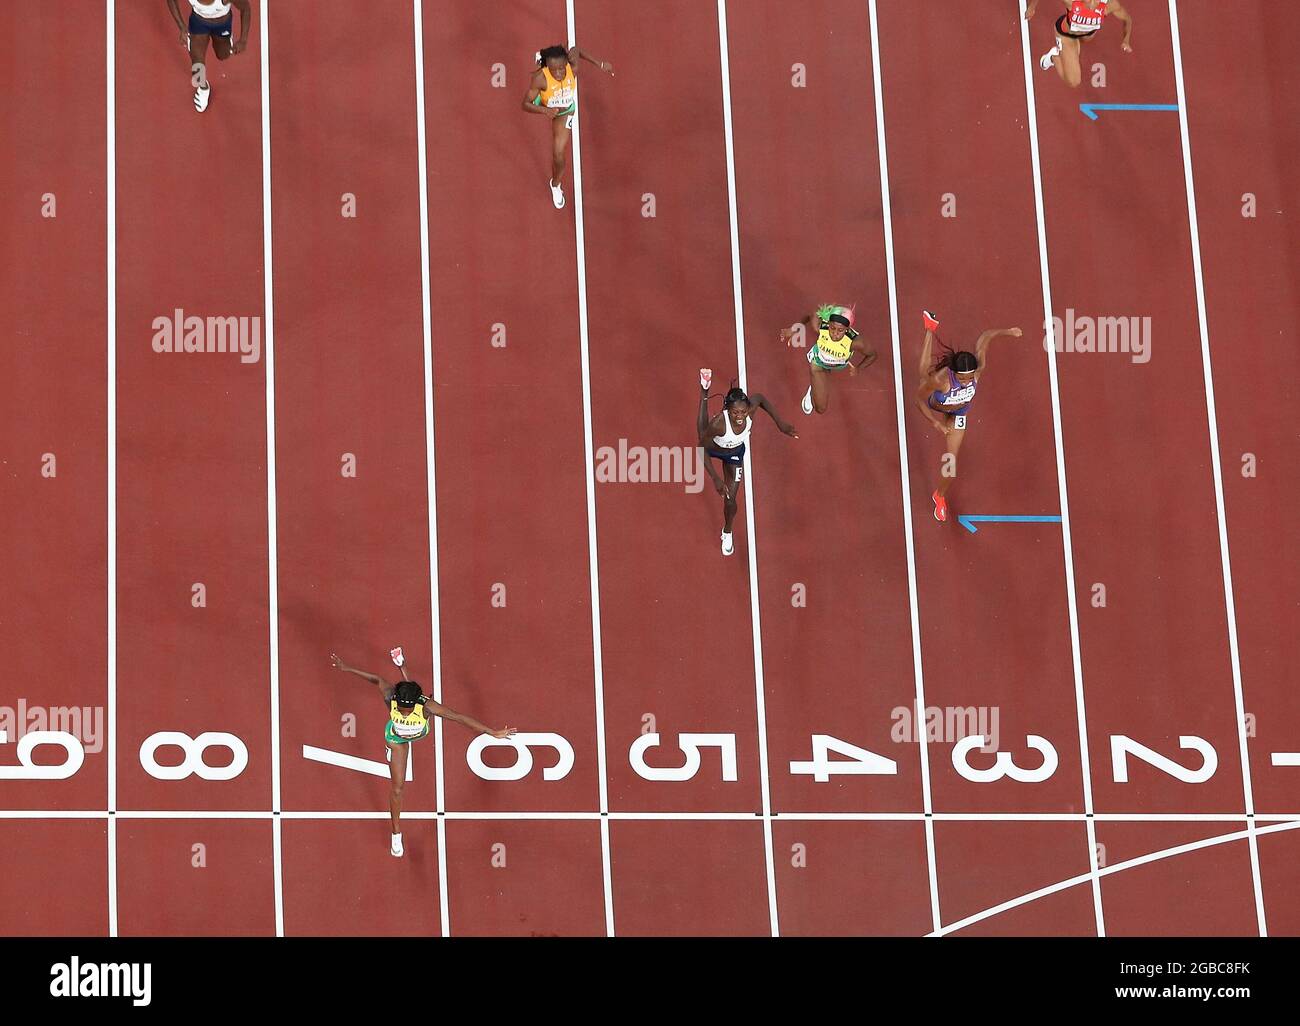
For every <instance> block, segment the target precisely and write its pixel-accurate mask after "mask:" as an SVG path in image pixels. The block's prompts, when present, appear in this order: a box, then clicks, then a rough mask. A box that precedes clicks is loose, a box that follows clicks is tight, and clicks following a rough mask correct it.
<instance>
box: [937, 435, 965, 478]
mask: <svg viewBox="0 0 1300 1026" xmlns="http://www.w3.org/2000/svg"><path fill="white" fill-rule="evenodd" d="M946 419H947V421H948V423H949V426H950V427H952V430H951V431H949V432H948V434H947V435H946V436H944V437H945V439H946V440H947V442H948V452H947V454H946V455H945V456H944V458H943V465H942V469H941V471H940V473H939V488H938V491H939V494H940V495H947V494H948V488H949V487H950V486H951V485H952V483H953V481H955V480H956V479H957V450H958V449H960V448H961V443H962V442H964V441H965V440H966V429H965V428H964V427H961V428H959V427H955V426H954V425H955V423H956V420H957V418H955V417H947V418H946ZM964 420H965V418H963V423H964Z"/></svg>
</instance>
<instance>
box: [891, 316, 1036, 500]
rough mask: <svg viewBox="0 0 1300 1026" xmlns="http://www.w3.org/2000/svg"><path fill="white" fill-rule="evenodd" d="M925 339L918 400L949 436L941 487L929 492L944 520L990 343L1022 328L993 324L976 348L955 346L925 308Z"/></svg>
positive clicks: (937, 427) (928, 417) (927, 415)
mask: <svg viewBox="0 0 1300 1026" xmlns="http://www.w3.org/2000/svg"><path fill="white" fill-rule="evenodd" d="M922 320H923V321H924V323H925V341H924V342H923V343H922V344H921V384H920V387H919V388H917V390H916V404H917V406H919V407H920V408H921V412H922V413H924V414H925V419H926V420H928V421H929V422H930V424H931V425H932V426H933V427H934V428H935V430H937V431H939V432H941V433H942V434H943V436H944V437H945V438H946V439H947V444H948V452H947V454H946V455H945V457H944V459H945V467H944V470H943V472H942V473H941V474H940V475H939V487H938V488H937V489H936V490H935V492H934V494H933V495H931V496H930V498H931V500H932V501H933V502H934V519H935V520H938V521H939V522H940V523H943V522H944V521H946V520H947V519H948V500H947V498H946V496H947V492H948V487H949V486H950V485H951V484H952V482H953V480H954V479H955V478H956V477H957V450H959V449H960V448H961V443H962V442H964V441H965V440H966V415H967V413H968V412H969V411H970V407H971V403H972V402H974V401H975V389H976V387H977V386H978V383H979V379H980V378H981V377H982V376H983V374H984V368H985V367H986V366H988V349H989V343H990V342H992V341H993V340H994V339H995V338H997V337H998V336H999V335H1010V336H1011V337H1012V338H1020V336H1021V335H1023V334H1024V332H1022V331H1021V330H1020V329H1019V328H994V329H990V330H989V331H986V332H983V333H982V334H981V335H980V337H979V339H978V340H977V341H976V343H975V352H973V353H972V352H970V351H968V350H965V349H958V350H955V351H954V350H952V349H950V348H948V347H947V346H945V345H944V344H943V340H942V339H940V338H939V336H938V334H937V333H938V331H939V319H938V318H937V317H936V316H935V315H934V314H932V313H930V312H929V311H928V310H927V311H924V316H923V318H922ZM936 341H938V343H939V348H940V349H941V350H942V351H943V352H942V355H941V356H940V357H939V359H938V361H937V362H934V363H931V362H930V361H931V359H932V358H933V352H934V343H935V342H936Z"/></svg>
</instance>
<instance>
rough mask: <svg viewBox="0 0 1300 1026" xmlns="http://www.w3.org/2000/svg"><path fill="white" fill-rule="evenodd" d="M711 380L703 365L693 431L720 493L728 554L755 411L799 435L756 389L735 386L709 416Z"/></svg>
mask: <svg viewBox="0 0 1300 1026" xmlns="http://www.w3.org/2000/svg"><path fill="white" fill-rule="evenodd" d="M712 381H713V371H711V370H709V368H707V367H702V368H701V369H700V411H699V415H698V416H697V417H696V418H695V430H696V433H697V434H698V435H699V439H700V445H701V446H703V447H704V456H705V459H704V469H705V470H707V471H708V472H709V478H710V479H711V480H712V481H713V487H714V488H716V489H717V490H718V494H719V495H721V496H722V517H723V522H722V554H723V555H724V556H730V555H731V554H732V553H733V552H735V551H736V543H735V542H734V541H733V540H732V536H731V524H732V521H734V520H735V519H736V493H737V492H739V491H740V476H741V471H742V469H743V467H744V465H745V445H746V443H747V442H748V441H749V432H750V431H751V430H752V429H753V427H754V422H753V419H752V418H753V415H754V410H755V409H760V408H761V409H764V410H766V411H767V414H768V416H769V417H771V418H772V419H773V420H774V421H776V426H777V427H778V428H780V429H781V431H782V433H783V434H787V435H789V436H790V437H791V438H798V437H799V435H798V434H797V433H796V432H795V429H794V426H793V425H791V424H787V423H786V422H785V421H783V420H782V419H781V415H780V414H778V413H777V412H776V410H774V409H772V404H771V403H770V402H768V400H767V399H766V398H765V397H764V396H761V395H759V394H758V393H757V392H755V393H754V394H753V395H752V396H748V395H746V394H745V393H744V392H743V391H742V390H741V389H740V388H737V387H736V386H734V385H733V386H732V388H731V390H730V391H729V392H727V394H726V395H725V396H724V397H723V400H722V412H721V413H719V414H718V415H717V416H716V417H712V418H710V417H709V384H710V382H712ZM714 460H718V461H720V462H721V463H722V476H720V475H719V474H718V472H717V471H716V470H715V469H714V468H713V461H714Z"/></svg>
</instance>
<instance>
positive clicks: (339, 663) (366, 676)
mask: <svg viewBox="0 0 1300 1026" xmlns="http://www.w3.org/2000/svg"><path fill="white" fill-rule="evenodd" d="M330 665H331V666H333V667H334V669H336V670H342V671H343V672H344V673H352V674H355V675H356V676H358V677H360V678H361V679H362V680H365V681H369V682H370V683H371V684H373V685H375V687H377V688H379V693H380V694H381V695H386V694H387V692H388V690H390V686H389V683H388V681H386V680H384V678H383V677H381V676H379V674H377V673H368V672H367V671H365V670H358V669H357V668H356V667H355V666H349V665H348V664H347V663H345V662H344V661H343V660H342V659H340V658H339V657H338V656H337V655H335V654H334V653H333V652H331V653H330ZM402 676H403V678H405V677H406V672H405V671H403V672H402Z"/></svg>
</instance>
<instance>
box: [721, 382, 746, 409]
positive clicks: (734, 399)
mask: <svg viewBox="0 0 1300 1026" xmlns="http://www.w3.org/2000/svg"><path fill="white" fill-rule="evenodd" d="M747 402H749V396H747V395H746V394H745V390H744V389H743V388H741V387H740V385H739V383H738V382H737V381H736V379H735V378H732V379H731V388H729V389H728V390H727V394H726V395H724V396H723V397H722V408H723V409H724V410H729V409H731V408H732V407H733V406H735V405H736V403H747Z"/></svg>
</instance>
